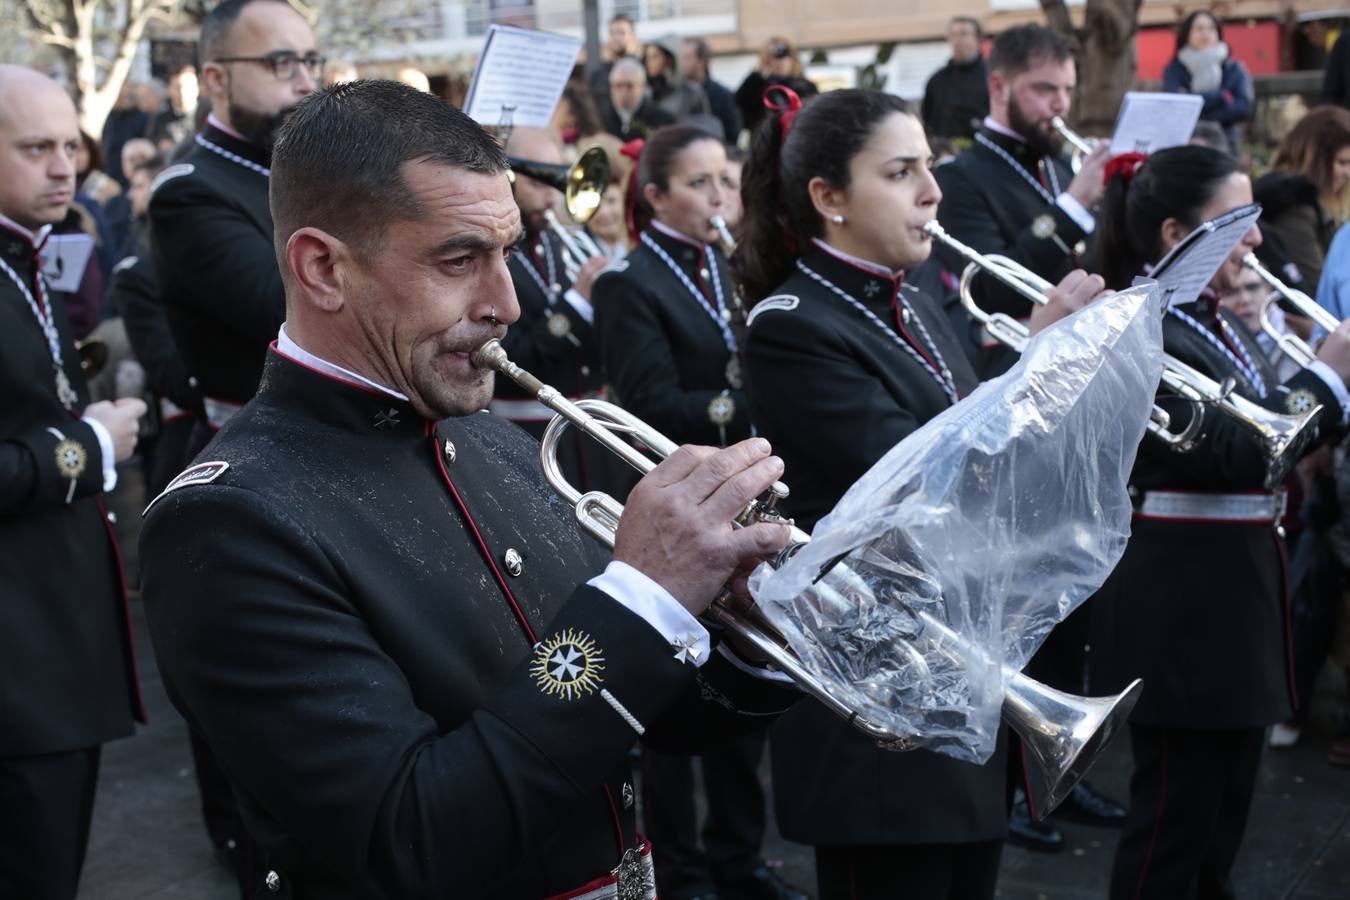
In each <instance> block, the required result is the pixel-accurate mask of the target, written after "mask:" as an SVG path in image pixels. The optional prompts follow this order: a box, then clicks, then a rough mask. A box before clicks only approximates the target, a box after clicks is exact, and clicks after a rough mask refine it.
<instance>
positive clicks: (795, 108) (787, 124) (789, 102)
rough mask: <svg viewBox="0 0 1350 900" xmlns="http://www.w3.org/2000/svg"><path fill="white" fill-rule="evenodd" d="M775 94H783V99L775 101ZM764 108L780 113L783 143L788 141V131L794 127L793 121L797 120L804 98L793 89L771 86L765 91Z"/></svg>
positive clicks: (779, 119) (776, 85) (783, 86)
mask: <svg viewBox="0 0 1350 900" xmlns="http://www.w3.org/2000/svg"><path fill="white" fill-rule="evenodd" d="M775 94H781V95H782V99H781V100H777V99H775V96H774V95H775ZM764 107H765V108H766V109H768V110H769V111H770V112H776V113H778V121H779V126H780V128H781V129H782V131H781V134H782V137H781V138H780V139H779V140H780V142H781V141H786V140H787V136H788V129H789V128H791V127H792V120H793V119H795V118H797V113H799V112H800V111H801V108H802V98H801V97H798V96H797V92H796V91H794V90H793V89H792V88H790V87H787V86H786V85H782V84H771V85H769V86H768V87H766V88H765V89H764Z"/></svg>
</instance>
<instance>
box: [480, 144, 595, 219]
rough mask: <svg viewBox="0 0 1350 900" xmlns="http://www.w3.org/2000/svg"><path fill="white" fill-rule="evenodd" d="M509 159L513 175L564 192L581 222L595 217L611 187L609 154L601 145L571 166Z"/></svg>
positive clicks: (510, 157)
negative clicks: (606, 192)
mask: <svg viewBox="0 0 1350 900" xmlns="http://www.w3.org/2000/svg"><path fill="white" fill-rule="evenodd" d="M506 159H507V162H508V163H510V165H511V172H512V173H513V175H524V176H526V177H527V178H533V179H534V180H535V181H542V182H543V183H544V184H547V185H549V186H550V187H553V188H557V189H558V190H560V191H562V194H563V199H564V202H565V203H566V204H567V212H568V214H569V215H570V216H571V217H572V219H573V221H575V222H576V223H577V224H578V225H585V224H586V223H587V222H589V221H590V220H591V216H593V215H595V211H596V210H598V209H599V208H600V201H601V200H602V199H604V196H605V189H606V188H607V187H609V157H607V156H606V155H605V151H604V150H603V149H602V148H600V147H592V148H591V149H589V150H587V151H586V152H585V153H583V154H581V158H580V159H578V160H577V161H576V162H574V163H572V165H570V166H569V165H567V164H565V163H545V162H539V161H538V160H533V159H522V158H520V157H517V156H508V157H507V158H506Z"/></svg>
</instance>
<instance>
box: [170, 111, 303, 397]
mask: <svg viewBox="0 0 1350 900" xmlns="http://www.w3.org/2000/svg"><path fill="white" fill-rule="evenodd" d="M201 136H202V138H203V139H204V140H206V141H209V142H210V143H211V144H213V145H215V146H217V147H219V148H221V149H223V150H225V151H227V152H229V153H232V154H234V155H236V156H238V157H241V158H242V159H245V160H248V161H249V162H252V163H255V164H257V165H260V166H264V167H265V166H266V165H267V164H268V160H267V158H266V157H265V156H264V154H263V152H262V151H261V150H260V149H259V148H257V147H255V146H254V145H252V144H249V143H247V142H245V141H241V140H238V139H236V138H233V137H231V136H230V135H228V134H226V133H225V132H223V131H221V130H220V129H218V128H215V127H213V126H211V125H209V124H208V125H207V126H206V128H205V129H204V130H203V131H202V135H201ZM267 182H268V178H267V176H266V175H263V174H262V173H261V172H257V171H255V170H253V169H250V168H248V167H247V166H245V165H243V164H241V163H239V162H236V161H234V160H231V159H228V158H226V157H224V156H221V155H220V154H218V153H216V152H214V151H211V150H208V149H207V148H205V147H202V146H197V147H196V148H194V149H193V151H192V152H191V153H189V154H188V155H187V157H186V158H185V159H184V161H183V162H182V163H181V164H179V165H178V166H171V167H170V168H169V169H167V170H165V174H164V175H161V176H160V178H159V179H158V180H157V182H156V187H155V190H154V193H153V194H152V195H151V197H150V225H151V245H152V247H153V250H154V260H155V269H156V271H158V273H159V280H160V285H161V288H162V290H163V296H164V303H165V306H166V308H167V309H168V313H169V323H170V325H172V326H173V333H174V337H175V338H176V339H177V341H178V347H179V350H180V352H181V353H182V354H183V359H184V361H185V362H186V363H187V367H188V371H189V372H190V373H191V374H192V375H193V376H194V377H196V379H197V380H198V382H199V383H200V384H201V388H202V392H203V393H204V394H205V395H206V396H207V397H211V398H215V399H219V400H226V401H229V402H232V403H244V402H246V401H247V400H248V399H249V398H250V397H252V396H253V394H254V392H256V391H257V389H258V379H259V378H260V377H261V375H262V368H263V359H264V357H265V355H266V353H267V347H268V345H269V344H270V343H271V342H272V341H273V340H275V338H276V336H277V330H278V329H279V328H280V327H281V323H282V321H283V320H284V319H285V317H286V295H285V292H284V289H283V287H282V283H281V272H280V271H279V270H278V269H277V258H276V252H275V251H274V250H273V248H272V213H271V210H270V209H269V208H268V205H267Z"/></svg>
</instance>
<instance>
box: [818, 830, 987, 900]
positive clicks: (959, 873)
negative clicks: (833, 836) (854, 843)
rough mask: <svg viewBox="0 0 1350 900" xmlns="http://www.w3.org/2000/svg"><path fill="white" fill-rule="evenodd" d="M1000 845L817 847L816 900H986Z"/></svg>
mask: <svg viewBox="0 0 1350 900" xmlns="http://www.w3.org/2000/svg"><path fill="white" fill-rule="evenodd" d="M1002 855H1003V841H979V842H975V843H969V844H909V845H902V846H876V847H817V848H816V889H817V890H818V891H819V893H820V900H990V898H992V897H993V896H994V888H995V886H996V885H997V883H998V864H999V859H1000V857H1001V856H1002Z"/></svg>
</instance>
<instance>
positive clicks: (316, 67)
mask: <svg viewBox="0 0 1350 900" xmlns="http://www.w3.org/2000/svg"><path fill="white" fill-rule="evenodd" d="M213 62H219V63H232V62H251V63H259V64H260V65H264V66H268V67H269V68H271V70H272V74H273V75H274V76H276V79H277V81H290V80H291V79H293V78H294V77H295V73H296V72H297V71H299V69H298V64H300V63H303V64H304V66H305V70H306V71H307V72H309V76H310V77H311V78H313V79H314V80H316V81H317V80H318V79H319V78H320V77H322V76H323V64H324V62H325V60H324V58H323V57H322V56H320V55H319V54H318V53H315V52H313V51H311V52H309V53H306V54H305V55H304V56H300V55H298V54H295V53H292V52H291V51H289V50H277V51H275V52H272V53H268V54H266V55H264V56H222V57H218V58H217V59H215V60H213Z"/></svg>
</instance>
